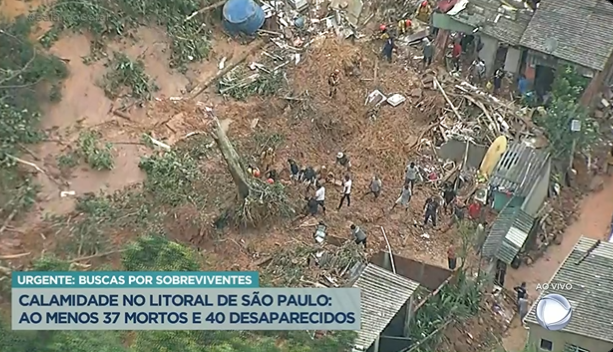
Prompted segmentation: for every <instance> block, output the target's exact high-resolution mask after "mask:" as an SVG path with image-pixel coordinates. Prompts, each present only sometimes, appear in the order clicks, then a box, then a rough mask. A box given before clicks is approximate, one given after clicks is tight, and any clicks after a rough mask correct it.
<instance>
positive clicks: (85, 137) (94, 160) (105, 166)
mask: <svg viewBox="0 0 613 352" xmlns="http://www.w3.org/2000/svg"><path fill="white" fill-rule="evenodd" d="M101 137H102V134H100V132H98V131H91V130H85V131H83V132H81V133H80V134H79V139H78V140H77V151H76V153H77V155H78V156H79V157H80V158H82V159H83V160H85V162H87V164H88V165H89V166H91V168H92V169H94V170H111V169H113V166H114V165H115V162H114V160H113V145H112V144H111V143H104V144H102V143H101V141H100V138H101Z"/></svg>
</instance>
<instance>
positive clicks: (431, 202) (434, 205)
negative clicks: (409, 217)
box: [424, 198, 439, 227]
mask: <svg viewBox="0 0 613 352" xmlns="http://www.w3.org/2000/svg"><path fill="white" fill-rule="evenodd" d="M438 206H439V203H438V202H437V201H436V200H435V199H434V198H428V199H427V200H426V204H425V206H424V212H425V214H424V226H426V225H428V221H432V226H434V227H436V212H437V210H438Z"/></svg>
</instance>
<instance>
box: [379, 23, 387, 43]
mask: <svg viewBox="0 0 613 352" xmlns="http://www.w3.org/2000/svg"><path fill="white" fill-rule="evenodd" d="M379 33H381V36H380V38H381V39H382V40H388V39H390V34H389V32H388V30H387V26H386V25H384V24H382V25H380V26H379Z"/></svg>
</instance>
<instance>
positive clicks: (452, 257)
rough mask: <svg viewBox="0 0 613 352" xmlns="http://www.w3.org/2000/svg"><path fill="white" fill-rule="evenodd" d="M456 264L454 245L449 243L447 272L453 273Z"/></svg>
mask: <svg viewBox="0 0 613 352" xmlns="http://www.w3.org/2000/svg"><path fill="white" fill-rule="evenodd" d="M457 264H458V259H457V257H456V254H455V246H454V243H453V242H451V245H449V248H447V266H448V267H449V270H452V271H453V270H455V268H456V265H457Z"/></svg>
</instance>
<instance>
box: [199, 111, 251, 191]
mask: <svg viewBox="0 0 613 352" xmlns="http://www.w3.org/2000/svg"><path fill="white" fill-rule="evenodd" d="M208 115H209V116H210V117H211V118H212V119H213V121H215V135H214V136H213V138H214V139H215V143H217V147H219V150H220V151H221V155H222V156H223V158H224V159H225V160H226V164H227V165H228V171H230V174H231V175H232V180H234V184H236V188H237V189H238V195H239V197H240V198H241V200H244V199H245V198H247V197H248V196H249V192H250V189H251V187H249V179H248V176H247V174H246V173H245V170H244V169H243V166H242V165H241V162H240V156H239V155H238V153H237V152H236V150H234V146H233V145H232V143H231V142H230V139H229V138H228V136H227V135H226V132H227V130H228V126H229V125H230V122H231V121H228V120H226V121H221V122H220V121H219V119H218V118H217V116H215V115H214V114H213V113H212V112H211V111H208Z"/></svg>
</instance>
